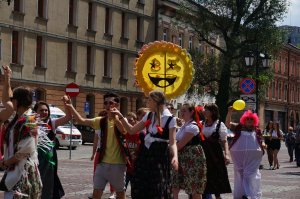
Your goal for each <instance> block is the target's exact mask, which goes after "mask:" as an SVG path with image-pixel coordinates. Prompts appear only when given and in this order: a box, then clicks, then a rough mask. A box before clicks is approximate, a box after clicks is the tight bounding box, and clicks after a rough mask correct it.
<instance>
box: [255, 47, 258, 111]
mask: <svg viewBox="0 0 300 199" xmlns="http://www.w3.org/2000/svg"><path fill="white" fill-rule="evenodd" d="M258 59H259V53H256V60H255V61H256V64H255V76H256V80H255V84H256V89H255V94H256V109H255V112H256V113H257V115H259V107H258V106H259V97H258V88H259V85H258V67H259V66H258V63H259V62H258Z"/></svg>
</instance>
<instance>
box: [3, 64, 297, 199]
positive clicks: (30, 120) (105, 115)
mask: <svg viewBox="0 0 300 199" xmlns="http://www.w3.org/2000/svg"><path fill="white" fill-rule="evenodd" d="M3 70H4V75H3V76H4V81H3V92H2V103H3V106H4V109H3V110H1V112H0V123H1V136H0V146H1V150H0V152H1V154H0V155H1V156H2V155H3V159H2V160H1V161H0V168H1V169H2V170H4V171H5V174H4V176H3V178H2V180H1V182H0V190H2V191H5V194H4V198H5V199H15V198H16V199H19V198H20V199H21V198H29V199H38V198H42V199H59V198H62V197H63V196H64V194H65V193H64V189H63V186H62V184H61V182H60V179H59V177H58V175H57V169H58V168H57V163H58V160H57V153H56V147H55V145H54V144H53V143H54V142H53V141H54V139H55V129H56V127H57V126H60V125H62V124H64V123H67V122H68V121H69V120H71V118H72V116H73V117H74V119H75V121H76V123H78V124H81V125H86V126H90V127H92V128H93V129H95V137H94V145H93V150H92V156H91V158H90V159H91V160H92V161H94V174H93V194H92V197H91V198H93V199H100V198H101V197H102V195H103V191H104V189H105V187H106V185H107V183H110V185H111V189H112V192H115V194H116V197H117V198H118V199H125V198H126V195H125V192H126V189H127V186H128V184H129V183H130V184H131V197H132V198H134V199H162V198H163V199H171V198H174V199H177V198H179V191H180V190H184V191H185V192H186V193H187V194H188V195H189V196H190V198H192V199H201V198H204V199H205V198H212V197H213V196H214V197H215V198H216V199H219V198H221V197H222V194H225V193H231V192H232V189H231V186H230V183H229V178H228V172H227V167H226V166H227V165H228V164H229V163H230V161H231V160H232V163H233V165H234V188H233V198H234V199H241V198H242V199H244V198H251V199H256V198H261V196H262V192H261V174H260V171H259V166H260V164H261V160H262V156H263V154H264V151H265V149H266V151H267V155H268V161H269V164H270V165H269V166H270V169H279V168H280V165H279V160H278V152H279V150H280V148H281V140H283V139H285V144H286V146H287V148H288V153H289V156H290V162H293V161H294V157H295V161H296V163H297V166H300V127H299V126H298V127H297V128H296V133H295V132H294V129H293V128H292V127H289V131H288V133H287V134H284V133H283V132H282V131H281V130H280V126H279V123H278V122H272V121H270V122H269V123H268V124H267V126H266V128H265V129H264V130H263V131H261V130H260V129H259V128H258V126H259V118H258V116H257V114H256V113H253V112H251V111H250V110H248V111H245V112H244V113H243V115H242V116H241V118H240V120H239V122H238V123H234V122H232V121H231V116H232V113H233V111H234V109H233V108H232V107H231V106H229V108H228V114H227V117H226V122H225V123H223V122H222V121H221V120H220V118H219V110H218V106H217V105H216V104H214V103H211V104H206V105H205V106H203V107H202V106H195V105H194V104H192V103H189V102H185V103H184V104H183V105H182V106H181V108H180V111H179V116H178V117H176V116H175V113H174V111H173V110H174V107H173V106H172V105H171V104H168V103H167V99H166V97H165V95H164V93H163V92H162V91H158V90H154V91H151V92H150V93H149V97H148V98H147V107H145V108H141V109H139V110H137V112H136V113H133V112H130V113H127V115H126V116H125V115H123V113H121V112H120V111H119V103H120V101H119V100H120V99H119V96H118V95H116V94H115V93H112V92H109V93H106V94H105V95H104V107H103V108H104V110H103V111H101V112H100V113H99V116H98V117H95V118H85V117H83V116H81V115H80V114H79V113H78V111H77V110H76V109H75V108H74V107H73V105H72V103H71V100H70V98H69V97H68V96H63V97H62V102H63V104H64V106H65V112H66V115H65V116H63V117H61V118H58V119H51V118H50V109H49V105H48V104H47V103H46V102H42V101H40V102H37V103H36V104H35V106H34V107H33V108H32V91H31V90H30V89H29V88H26V87H17V88H15V89H14V90H13V91H12V90H11V88H10V77H11V74H12V72H11V70H10V68H9V67H8V66H3ZM12 116H13V118H12V119H10V121H9V122H7V121H8V119H9V118H11V117H12ZM227 129H230V130H231V131H233V132H234V133H235V136H234V138H233V140H232V142H231V143H230V144H228V142H227ZM42 132H45V133H46V138H43V139H45V140H41V137H43V136H42V134H41V133H42ZM45 143H46V144H45ZM294 154H295V155H294Z"/></svg>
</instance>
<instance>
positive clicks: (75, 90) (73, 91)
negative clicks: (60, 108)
mask: <svg viewBox="0 0 300 199" xmlns="http://www.w3.org/2000/svg"><path fill="white" fill-rule="evenodd" d="M65 92H66V94H67V95H69V96H70V97H76V96H77V95H78V94H79V86H78V85H77V84H75V83H70V84H68V85H67V86H66V88H65Z"/></svg>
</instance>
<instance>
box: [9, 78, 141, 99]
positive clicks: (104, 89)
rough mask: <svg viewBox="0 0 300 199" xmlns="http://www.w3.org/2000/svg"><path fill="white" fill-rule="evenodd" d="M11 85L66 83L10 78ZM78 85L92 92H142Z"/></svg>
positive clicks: (83, 89)
mask: <svg viewBox="0 0 300 199" xmlns="http://www.w3.org/2000/svg"><path fill="white" fill-rule="evenodd" d="M11 82H12V85H14V84H17V85H24V83H25V84H26V85H43V86H53V87H57V88H63V89H64V88H65V87H66V85H67V84H59V83H51V82H40V81H34V80H25V79H15V78H12V79H11ZM79 86H80V90H81V91H89V92H91V91H93V92H99V91H100V92H116V93H121V94H132V95H141V94H143V92H142V91H132V90H118V89H113V88H95V87H88V86H82V85H79ZM36 87H38V88H42V87H39V86H36Z"/></svg>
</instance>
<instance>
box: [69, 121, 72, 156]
mask: <svg viewBox="0 0 300 199" xmlns="http://www.w3.org/2000/svg"><path fill="white" fill-rule="evenodd" d="M72 126H73V117H72V118H71V126H70V147H69V150H70V153H69V159H70V160H71V158H72Z"/></svg>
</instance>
